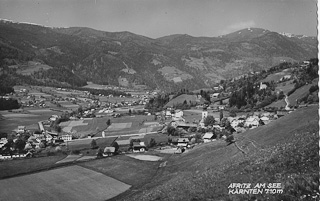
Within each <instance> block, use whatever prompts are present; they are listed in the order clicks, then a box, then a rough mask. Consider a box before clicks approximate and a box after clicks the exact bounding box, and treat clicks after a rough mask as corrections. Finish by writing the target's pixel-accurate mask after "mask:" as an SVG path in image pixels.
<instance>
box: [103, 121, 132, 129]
mask: <svg viewBox="0 0 320 201" xmlns="http://www.w3.org/2000/svg"><path fill="white" fill-rule="evenodd" d="M131 125H132V122H128V123H112V124H111V125H110V126H109V127H108V128H107V131H120V130H122V129H126V128H131Z"/></svg>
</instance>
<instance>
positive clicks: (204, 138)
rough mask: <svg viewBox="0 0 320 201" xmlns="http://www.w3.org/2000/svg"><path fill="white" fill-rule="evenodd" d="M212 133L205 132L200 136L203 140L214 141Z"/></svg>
mask: <svg viewBox="0 0 320 201" xmlns="http://www.w3.org/2000/svg"><path fill="white" fill-rule="evenodd" d="M214 137H215V136H214V134H213V133H205V134H204V136H203V137H202V138H203V141H204V142H211V141H214V140H215V139H214Z"/></svg>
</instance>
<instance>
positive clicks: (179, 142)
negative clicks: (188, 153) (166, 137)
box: [172, 138, 189, 147]
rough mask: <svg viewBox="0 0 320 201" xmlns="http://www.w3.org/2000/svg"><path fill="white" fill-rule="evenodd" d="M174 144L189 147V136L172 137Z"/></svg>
mask: <svg viewBox="0 0 320 201" xmlns="http://www.w3.org/2000/svg"><path fill="white" fill-rule="evenodd" d="M172 144H173V145H176V146H178V147H187V146H188V144H189V139H188V138H174V139H172Z"/></svg>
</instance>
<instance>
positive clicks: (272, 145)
mask: <svg viewBox="0 0 320 201" xmlns="http://www.w3.org/2000/svg"><path fill="white" fill-rule="evenodd" d="M318 121H319V117H318V107H317V106H312V107H308V108H301V109H298V110H296V111H294V112H292V113H290V114H288V115H286V116H284V117H281V118H280V119H279V120H277V121H273V122H271V123H269V124H268V125H264V126H261V127H258V128H256V129H251V130H248V131H246V132H244V133H242V134H239V135H235V138H236V142H237V146H238V147H240V149H241V150H243V151H244V152H245V153H243V152H242V151H240V149H239V148H237V146H236V145H235V144H231V145H227V143H226V142H225V141H223V140H219V141H215V142H209V143H204V144H201V145H198V146H196V147H194V148H193V149H191V150H189V151H188V152H187V153H185V154H182V155H171V157H170V158H169V159H167V165H166V167H165V169H164V170H163V172H162V174H161V175H160V176H159V177H158V178H157V179H156V180H155V179H154V180H152V182H150V184H149V186H150V188H148V194H147V195H146V194H145V191H144V189H141V190H139V191H137V192H136V193H135V194H134V195H130V196H127V197H125V198H124V199H122V200H131V201H135V200H139V201H140V200H155V199H159V200H166V199H167V198H168V200H228V199H230V196H231V195H228V186H229V185H230V183H244V182H249V183H268V182H271V183H275V182H279V183H282V185H284V188H285V189H284V194H283V195H281V194H275V195H270V194H264V195H259V196H263V198H264V199H260V198H261V197H259V200H267V197H269V198H270V197H272V196H274V197H273V199H270V200H280V199H281V198H283V197H281V196H286V197H287V198H288V197H290V198H291V196H292V195H294V194H295V193H300V195H301V193H303V192H301V191H300V192H298V190H296V189H300V188H301V189H303V188H304V187H305V188H306V189H308V188H307V187H306V186H304V185H309V186H310V185H313V184H310V183H309V184H308V183H307V182H308V181H310V178H312V176H314V175H318V171H317V167H318V162H317V160H314V159H315V158H317V157H318V151H317V147H318V144H317V142H318V140H316V139H317V138H318V135H317V131H318V130H319V126H318ZM297 137H298V138H299V139H297ZM311 138H313V139H311ZM300 142H301V143H302V144H301V143H300ZM310 146H312V149H311V148H309V147H310ZM296 148H298V149H297V150H295V149H296ZM294 150H295V151H294ZM292 151H294V153H292ZM309 156H312V157H311V158H312V160H310V158H309ZM314 156H315V158H314ZM307 159H309V160H310V161H307ZM297 165H298V166H299V168H294V167H295V166H297ZM304 167H306V168H307V169H305V168H304ZM278 173H279V174H278ZM252 174H254V176H252ZM277 175H278V176H280V177H277ZM294 175H296V176H298V175H299V177H301V179H302V181H304V183H303V185H300V183H298V182H299V181H300V180H299V181H293V180H292V179H290V178H288V177H289V176H290V177H291V176H294ZM303 178H304V179H307V180H303ZM318 178H319V177H316V178H314V179H313V181H316V182H318ZM306 181H307V182H306ZM292 184H293V185H296V186H295V187H293V186H292ZM301 184H302V183H301ZM173 186H174V188H172V187H173ZM315 186H316V188H315V190H316V189H318V185H317V183H316V184H315ZM289 189H292V190H291V192H290V191H289ZM312 190H313V189H312ZM305 192H308V193H309V191H305ZM310 192H311V191H310ZM316 192H318V191H315V192H312V193H313V194H315V193H316ZM288 194H290V195H288ZM240 196H241V195H234V196H233V197H232V199H230V200H252V199H251V198H252V196H253V195H244V196H243V197H242V199H240ZM257 196H258V195H257ZM292 197H294V198H295V196H292ZM318 198H319V197H318ZM255 199H258V198H255ZM283 200H284V199H283ZM287 200H290V199H287Z"/></svg>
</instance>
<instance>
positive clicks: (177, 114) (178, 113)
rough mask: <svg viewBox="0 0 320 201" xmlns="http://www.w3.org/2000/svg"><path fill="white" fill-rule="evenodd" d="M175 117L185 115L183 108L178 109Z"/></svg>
mask: <svg viewBox="0 0 320 201" xmlns="http://www.w3.org/2000/svg"><path fill="white" fill-rule="evenodd" d="M174 117H176V118H180V117H183V111H182V110H176V111H175V113H174Z"/></svg>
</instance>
